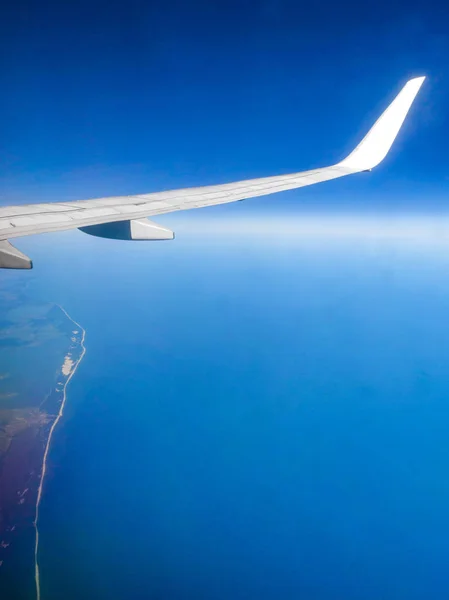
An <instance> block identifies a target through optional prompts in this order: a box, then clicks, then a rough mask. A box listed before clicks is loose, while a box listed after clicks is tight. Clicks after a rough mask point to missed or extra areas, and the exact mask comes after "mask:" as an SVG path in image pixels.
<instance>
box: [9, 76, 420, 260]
mask: <svg viewBox="0 0 449 600" xmlns="http://www.w3.org/2000/svg"><path fill="white" fill-rule="evenodd" d="M424 79H425V78H424V77H418V78H415V79H411V80H410V81H409V82H408V83H406V84H405V86H404V87H403V88H402V90H401V91H400V93H399V94H398V95H397V96H396V98H395V99H394V100H393V102H392V103H391V104H390V106H389V107H388V108H387V109H386V110H385V112H384V113H383V114H382V115H381V117H380V118H379V119H378V120H377V121H376V123H375V124H374V125H373V127H372V128H371V130H370V131H369V132H368V134H367V135H366V136H365V137H364V138H363V140H362V141H361V142H360V144H359V145H358V146H357V147H356V149H355V150H354V151H353V152H351V154H350V155H349V156H348V157H347V158H345V159H344V160H342V161H341V162H339V163H337V164H336V165H333V166H330V167H323V168H321V169H314V170H312V171H303V172H299V173H293V174H291V175H280V176H275V177H263V178H260V179H248V180H245V181H238V182H236V183H227V184H222V185H211V186H206V187H197V188H186V189H178V190H173V191H166V192H156V193H152V194H139V195H136V196H116V197H111V198H97V199H94V200H78V201H74V202H58V203H48V204H27V205H19V206H7V207H0V268H1V267H5V268H31V266H32V264H31V261H30V260H29V259H28V258H27V257H26V256H24V255H23V254H22V253H20V252H19V251H17V250H16V249H15V248H14V247H13V246H11V244H9V243H8V242H7V240H8V239H11V238H15V237H20V236H25V235H31V234H35V233H47V232H51V231H61V230H64V229H75V228H79V229H81V230H83V231H85V232H86V233H90V234H92V235H97V236H101V237H109V238H115V239H131V240H137V239H140V240H142V239H147V240H153V239H172V238H173V237H174V236H173V234H172V232H171V231H169V230H168V229H166V228H164V227H161V226H160V225H157V224H156V223H152V222H151V221H148V220H146V219H144V218H145V217H152V216H154V215H159V214H164V213H169V212H173V211H177V210H187V209H191V208H201V207H203V206H212V205H214V204H223V203H226V202H235V201H237V200H243V199H245V198H252V197H256V196H265V195H267V194H273V193H275V192H282V191H285V190H291V189H294V188H299V187H304V186H306V185H313V184H314V183H320V182H322V181H328V180H330V179H336V178H337V177H343V176H344V175H350V174H352V173H359V172H360V171H367V170H371V169H372V168H373V167H375V166H376V165H378V164H379V163H380V162H381V161H382V160H383V159H384V158H385V156H386V155H387V153H388V151H389V149H390V147H391V145H392V143H393V141H394V139H395V138H396V136H397V134H398V132H399V129H400V128H401V125H402V123H403V121H404V119H405V117H406V115H407V112H408V110H409V108H410V106H411V105H412V103H413V100H414V99H415V96H416V95H417V93H418V91H419V89H420V87H421V85H422V83H423V81H424Z"/></svg>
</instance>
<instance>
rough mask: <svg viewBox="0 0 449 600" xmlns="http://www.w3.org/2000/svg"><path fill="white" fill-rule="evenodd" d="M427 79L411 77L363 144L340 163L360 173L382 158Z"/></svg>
mask: <svg viewBox="0 0 449 600" xmlns="http://www.w3.org/2000/svg"><path fill="white" fill-rule="evenodd" d="M425 79H426V76H425V75H421V76H419V77H413V78H412V79H409V80H408V81H407V83H406V84H405V85H404V86H403V87H402V89H401V91H400V92H399V94H397V96H396V98H395V99H394V100H393V102H391V104H390V105H389V106H388V107H387V108H386V110H385V111H384V112H383V113H382V114H381V116H380V117H379V119H377V121H376V122H375V123H374V125H373V126H372V127H371V129H370V130H369V132H368V133H367V134H366V136H365V137H364V138H363V139H362V141H361V142H360V144H359V145H358V146H357V147H356V148H355V149H354V150H353V151H352V152H351V154H350V155H349V156H347V157H346V158H345V159H344V160H343V161H341V163H338V166H342V167H346V168H349V169H351V171H352V172H353V173H356V172H359V171H365V170H371V169H372V168H374V167H376V166H377V165H378V164H379V163H380V162H382V160H383V159H384V158H385V156H386V155H387V154H388V152H389V150H390V148H391V146H392V144H393V142H394V140H395V138H396V136H397V134H398V133H399V130H400V129H401V127H402V124H403V122H404V120H405V118H406V116H407V113H408V111H409V109H410V107H411V105H412V104H413V102H414V100H415V98H416V96H417V94H418V92H419V90H420V88H421V86H422V84H423V83H424V81H425Z"/></svg>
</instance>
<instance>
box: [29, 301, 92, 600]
mask: <svg viewBox="0 0 449 600" xmlns="http://www.w3.org/2000/svg"><path fill="white" fill-rule="evenodd" d="M57 306H58V308H60V310H61V311H62V312H63V313H64V314H65V316H66V317H67V318H68V319H69V320H70V321H71V322H72V323H73V324H74V325H75V327H76V328H77V329H75V330H74V331H73V334H75V335H76V334H78V333H79V332H80V331H81V340H80V347H81V353H80V355H79V357H78V359H77V360H73V357H72V355H71V354H69V355H66V356H65V357H64V361H63V364H62V367H61V374H62V375H63V376H64V377H66V380H65V382H64V384H63V389H62V401H61V404H60V406H59V411H58V414H57V416H56V419H55V420H54V421H53V424H52V426H51V428H50V431H49V434H48V438H47V443H46V445H45V450H44V457H43V461H42V471H41V477H40V482H39V488H38V492H37V500H36V516H35V519H34V523H33V524H34V528H35V530H36V542H35V548H34V561H35V582H36V598H37V600H40V595H41V594H40V579H39V561H38V552H39V527H38V521H39V506H40V502H41V499H42V491H43V486H44V481H45V473H46V471H47V461H48V454H49V450H50V445H51V441H52V437H53V432H54V430H55V428H56V426H57V424H58V423H59V421H60V420H61V418H62V417H63V415H64V408H65V404H66V400H67V386H68V384H69V382H70V380H71V379H72V377H73V375H74V374H75V372H76V370H77V368H78V365H79V364H80V362H81V360H82V359H83V357H84V355H85V353H86V348H85V346H84V339H85V336H86V332H85V330H84V329H83V328H82V327H81V325H80V324H79V323H77V322H76V321H75V320H74V319H72V318H71V317H70V315H69V314H68V313H67V311H66V310H64V309H63V308H62V306H60V305H59V304H58V305H57Z"/></svg>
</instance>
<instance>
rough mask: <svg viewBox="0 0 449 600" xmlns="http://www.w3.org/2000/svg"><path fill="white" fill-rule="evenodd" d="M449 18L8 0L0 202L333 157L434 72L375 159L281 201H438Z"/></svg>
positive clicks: (383, 7)
mask: <svg viewBox="0 0 449 600" xmlns="http://www.w3.org/2000/svg"><path fill="white" fill-rule="evenodd" d="M448 19H449V8H448V7H447V4H446V3H445V2H426V3H423V2H409V1H407V2H405V1H404V2H397V1H393V2H388V3H379V2H375V3H374V2H368V3H365V2H364V3H359V2H357V3H356V2H347V1H344V2H339V3H334V2H319V3H318V2H317V3H307V4H304V3H298V2H295V1H286V0H281V1H277V2H274V1H272V0H267V1H261V2H248V1H244V0H239V1H238V2H237V1H233V0H231V1H229V0H227V1H225V2H224V1H214V2H199V1H192V2H174V1H168V2H139V1H135V0H131V1H128V2H115V1H108V2H86V1H83V0H81V1H80V2H76V3H64V2H62V3H61V2H51V1H47V2H43V3H35V2H29V1H28V0H23V1H20V2H10V3H9V6H8V5H6V6H4V8H3V11H2V18H1V24H0V48H1V49H0V55H1V56H2V57H3V66H2V69H1V70H0V84H1V89H2V90H3V92H2V95H1V100H0V106H1V113H0V130H1V136H0V137H1V142H0V202H1V203H2V204H9V203H15V202H35V201H36V202H38V201H43V200H49V201H57V200H72V199H80V198H89V197H98V196H104V195H119V194H123V193H129V194H132V193H139V192H149V191H156V190H158V189H170V188H175V187H184V186H189V185H197V184H212V183H219V182H225V181H231V180H233V179H239V178H247V177H257V176H264V175H271V174H278V173H284V172H291V171H297V170H302V169H307V168H312V167H315V166H324V165H326V164H329V163H331V162H332V161H335V160H338V159H340V158H342V157H343V156H344V154H345V153H346V152H348V151H349V150H350V149H352V147H353V146H354V144H355V143H357V142H358V141H359V139H360V137H361V136H362V135H363V134H364V133H365V132H366V130H367V128H368V127H369V126H370V125H371V124H372V122H373V120H374V119H375V118H377V116H378V114H379V113H380V112H381V110H382V109H383V108H384V107H385V106H386V104H387V103H388V101H389V100H391V99H392V97H393V95H394V94H395V93H396V92H397V91H398V90H399V89H400V87H401V85H402V84H403V83H404V82H405V81H406V80H407V79H408V78H410V77H412V76H416V75H421V74H425V75H427V76H428V80H427V82H426V84H425V86H424V88H423V89H422V91H421V93H420V96H419V99H418V101H417V102H416V104H415V106H414V107H413V109H412V113H411V114H410V118H409V119H408V121H407V123H406V126H405V129H404V130H403V131H402V132H401V135H400V137H399V139H398V140H397V143H396V144H395V146H394V147H393V149H392V152H391V154H390V155H389V157H388V159H387V160H386V162H385V163H384V164H383V165H382V166H381V167H380V168H379V169H378V170H377V171H376V172H375V173H373V174H371V175H360V176H357V177H354V178H348V179H346V180H342V181H335V182H330V183H328V184H325V185H323V186H317V187H313V188H310V189H308V190H300V191H294V192H290V193H288V194H284V195H283V196H282V197H281V198H278V199H276V202H277V204H276V206H280V205H281V204H282V205H285V206H286V207H287V208H288V209H289V210H290V209H292V210H301V209H303V208H305V209H307V208H310V207H318V208H320V207H321V206H326V205H329V204H330V205H332V206H333V207H340V206H344V205H349V206H350V207H368V208H370V209H376V208H377V207H378V206H380V205H382V204H384V205H387V206H394V205H399V206H401V207H402V206H404V205H408V204H410V205H411V204H413V205H414V206H418V207H419V208H420V209H421V208H422V207H424V209H425V207H426V206H437V207H439V208H441V207H442V206H445V203H446V197H447V191H448V188H449V179H448V176H447V172H448V165H447V156H446V151H445V150H446V146H447V132H448V127H449V110H448V106H449V102H448V100H449V83H448V79H447V76H446V74H447V64H448V60H449V34H448V32H447V26H446V24H447V22H448ZM272 203H273V198H264V199H260V200H254V201H251V204H246V206H248V207H250V209H251V210H252V211H253V213H254V211H258V210H263V209H265V208H266V207H268V208H270V207H272ZM229 210H233V209H232V208H230V207H223V208H214V209H213V211H215V214H216V215H220V214H221V212H220V211H224V212H227V211H229ZM234 210H235V207H234ZM245 210H247V208H246V207H245ZM270 210H271V208H270ZM217 211H218V212H217ZM208 212H209V211H208ZM211 214H212V213H211ZM254 214H255V213H254ZM198 217H199V215H197V218H198ZM189 218H192V216H191V215H189Z"/></svg>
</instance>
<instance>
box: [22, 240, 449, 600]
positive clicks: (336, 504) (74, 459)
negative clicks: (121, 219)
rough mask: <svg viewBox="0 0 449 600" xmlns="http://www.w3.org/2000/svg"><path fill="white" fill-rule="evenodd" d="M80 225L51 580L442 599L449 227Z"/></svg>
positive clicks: (50, 505)
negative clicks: (162, 228)
mask: <svg viewBox="0 0 449 600" xmlns="http://www.w3.org/2000/svg"><path fill="white" fill-rule="evenodd" d="M70 235H71V234H67V237H66V238H64V240H66V241H63V237H62V236H61V237H60V238H58V239H57V240H56V241H60V244H61V245H60V246H59V248H60V252H59V253H58V256H56V257H55V256H54V255H52V260H50V261H48V260H46V257H47V255H48V256H50V247H51V245H53V244H55V238H57V237H58V236H53V239H52V240H51V242H50V241H49V242H47V241H44V242H42V247H39V248H35V250H36V252H35V256H34V258H35V264H36V272H35V279H34V281H33V286H34V291H35V293H36V296H41V297H45V298H46V299H47V300H49V299H52V300H55V301H57V302H60V303H61V304H62V305H63V306H64V307H65V308H66V310H67V311H68V312H69V314H70V315H71V316H72V317H73V318H74V319H76V320H77V321H79V322H80V323H81V324H82V326H83V327H84V328H85V329H86V348H87V352H86V355H85V358H84V360H83V362H82V364H81V365H80V367H79V370H78V372H77V374H76V376H75V378H74V379H73V381H72V383H71V384H70V387H69V390H68V402H67V410H66V418H65V420H64V422H63V424H62V425H61V427H60V428H59V429H58V431H57V433H56V434H55V438H54V439H55V441H54V445H53V447H52V451H51V469H50V474H49V477H48V479H47V482H46V485H45V493H44V497H43V501H42V505H41V513H40V514H41V520H40V531H41V537H40V543H41V550H40V565H41V580H42V600H56V599H58V600H59V599H60V598H65V599H68V600H72V599H75V598H77V599H78V598H80V597H81V598H84V599H85V600H89V599H91V598H92V599H94V598H95V599H108V600H119V599H120V600H122V599H125V598H133V599H134V600H140V599H142V600H143V599H147V598H151V599H164V600H172V599H173V600H181V599H182V600H185V599H195V600H199V599H205V600H206V599H207V600H228V599H230V598H232V599H240V598H242V599H243V598H245V599H246V598H256V597H257V598H259V599H261V600H272V599H274V598H283V599H297V598H304V599H306V600H309V599H310V600H311V599H314V600H330V599H335V598H344V599H345V600H351V599H359V598H364V599H367V600H371V599H373V600H374V599H376V600H377V599H379V598H383V599H384V600H390V599H391V600H392V599H407V600H413V599H422V598H429V597H432V598H434V599H435V598H436V599H439V598H441V599H442V598H447V596H448V593H449V571H448V569H447V557H448V556H449V509H448V507H449V477H448V473H449V435H448V431H449V327H448V325H447V324H448V322H449V277H448V276H449V252H447V250H449V246H447V247H446V248H443V250H442V249H441V248H439V247H434V246H432V245H427V246H425V247H421V246H419V245H417V244H414V243H413V241H409V240H408V241H399V242H397V241H395V240H387V241H385V240H380V241H379V240H377V241H376V240H369V239H368V240H367V239H362V238H357V239H350V240H345V239H340V240H338V239H337V240H328V239H325V238H319V237H318V238H310V239H307V240H301V239H297V238H295V237H294V236H290V237H286V238H285V239H279V238H277V239H274V238H270V239H266V237H265V236H261V237H257V236H254V235H253V236H252V237H251V238H250V239H246V240H245V239H242V238H240V237H238V236H234V237H233V236H231V237H227V236H224V235H223V236H220V235H219V234H217V235H216V236H215V237H210V239H199V240H198V239H193V238H189V237H188V236H185V237H184V239H181V240H177V241H176V242H175V243H174V244H154V245H152V246H151V247H148V246H145V245H140V244H136V245H129V246H126V248H125V249H123V248H124V246H122V247H121V248H120V249H117V248H118V246H117V243H116V242H108V241H105V240H92V239H90V238H88V237H87V236H86V237H85V238H83V239H82V241H83V244H85V246H84V247H83V251H82V252H81V251H80V252H77V253H76V254H75V253H73V247H74V244H73V239H74V238H71V237H70ZM79 235H81V234H79ZM64 244H65V245H64ZM70 252H72V254H71V255H70ZM445 252H446V253H445Z"/></svg>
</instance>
